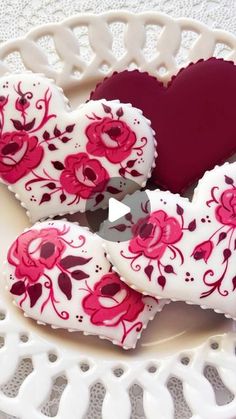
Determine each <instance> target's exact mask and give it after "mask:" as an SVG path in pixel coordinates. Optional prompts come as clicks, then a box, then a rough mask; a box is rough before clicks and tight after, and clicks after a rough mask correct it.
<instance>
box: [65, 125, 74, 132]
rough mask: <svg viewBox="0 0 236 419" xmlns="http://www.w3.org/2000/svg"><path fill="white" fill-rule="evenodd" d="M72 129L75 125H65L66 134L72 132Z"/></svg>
mask: <svg viewBox="0 0 236 419" xmlns="http://www.w3.org/2000/svg"><path fill="white" fill-rule="evenodd" d="M74 127H75V124H72V125H67V127H66V132H72V131H73V129H74Z"/></svg>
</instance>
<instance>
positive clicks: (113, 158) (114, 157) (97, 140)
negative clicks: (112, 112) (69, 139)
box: [85, 117, 136, 163]
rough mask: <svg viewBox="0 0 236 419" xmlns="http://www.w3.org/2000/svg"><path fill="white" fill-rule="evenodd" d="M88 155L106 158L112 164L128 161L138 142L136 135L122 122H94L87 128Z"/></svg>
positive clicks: (110, 119) (112, 120) (108, 120)
mask: <svg viewBox="0 0 236 419" xmlns="http://www.w3.org/2000/svg"><path fill="white" fill-rule="evenodd" d="M85 133H86V136H87V138H88V144H87V151H88V153H90V154H92V155H94V156H99V157H102V156H104V157H106V158H107V159H108V160H109V161H110V162H111V163H120V162H121V161H122V160H124V159H126V158H127V157H128V156H129V155H130V153H131V149H132V147H133V145H134V144H135V142H136V135H135V133H134V132H133V131H132V130H131V129H130V127H129V126H128V125H127V124H126V123H125V122H124V121H121V120H115V119H112V118H108V117H105V118H102V119H100V120H98V121H96V122H92V123H91V124H90V125H89V126H88V127H87V128H86V132H85Z"/></svg>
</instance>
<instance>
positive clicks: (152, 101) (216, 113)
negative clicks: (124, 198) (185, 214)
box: [91, 58, 236, 192]
mask: <svg viewBox="0 0 236 419" xmlns="http://www.w3.org/2000/svg"><path fill="white" fill-rule="evenodd" d="M235 97H236V67H235V65H234V64H233V63H232V62H228V61H223V60H220V59H216V58H210V59H209V60H206V61H203V60H200V61H199V62H197V63H196V64H191V65H189V66H188V67H187V68H185V69H183V70H181V71H180V72H179V73H178V74H177V76H175V77H173V79H172V80H171V82H170V83H169V84H168V86H167V87H165V86H164V85H163V84H162V83H161V82H159V81H158V80H157V79H156V78H155V77H152V76H149V75H148V74H147V73H140V72H139V71H138V70H135V71H124V72H122V73H116V74H114V75H113V76H111V77H109V78H107V79H105V80H104V81H103V82H102V83H101V84H99V85H98V86H97V88H96V89H95V91H94V92H93V93H92V95H91V98H92V99H94V100H98V99H103V98H105V99H107V100H111V99H119V100H120V101H121V102H124V103H126V102H128V103H132V105H133V106H136V107H138V108H139V109H142V111H143V113H144V115H145V116H146V117H147V118H149V119H150V121H151V123H152V127H153V129H154V130H155V132H156V134H157V139H158V161H157V165H156V168H155V169H154V171H153V177H152V179H153V181H154V182H155V183H156V184H157V185H158V186H159V187H161V188H164V189H168V190H170V191H172V192H181V191H183V190H184V189H185V188H187V187H188V186H189V185H190V184H192V183H193V182H194V181H196V180H198V179H200V178H201V176H203V174H204V172H205V171H206V170H209V169H212V168H214V167H215V165H216V164H220V163H223V162H224V161H225V160H226V159H227V158H229V157H230V156H231V155H232V154H233V153H235V152H236V140H235Z"/></svg>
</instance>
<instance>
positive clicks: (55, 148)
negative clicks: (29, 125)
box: [48, 144, 58, 151]
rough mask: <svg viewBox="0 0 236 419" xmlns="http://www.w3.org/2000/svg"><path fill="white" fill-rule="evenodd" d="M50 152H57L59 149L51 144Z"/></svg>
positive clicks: (49, 146)
mask: <svg viewBox="0 0 236 419" xmlns="http://www.w3.org/2000/svg"><path fill="white" fill-rule="evenodd" d="M48 150H50V151H55V150H58V148H57V147H56V146H55V145H54V144H49V145H48Z"/></svg>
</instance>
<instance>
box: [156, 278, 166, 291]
mask: <svg viewBox="0 0 236 419" xmlns="http://www.w3.org/2000/svg"><path fill="white" fill-rule="evenodd" d="M157 282H158V284H159V285H160V286H161V287H162V289H164V288H165V285H166V279H165V277H164V276H163V275H160V276H158V278H157Z"/></svg>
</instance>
